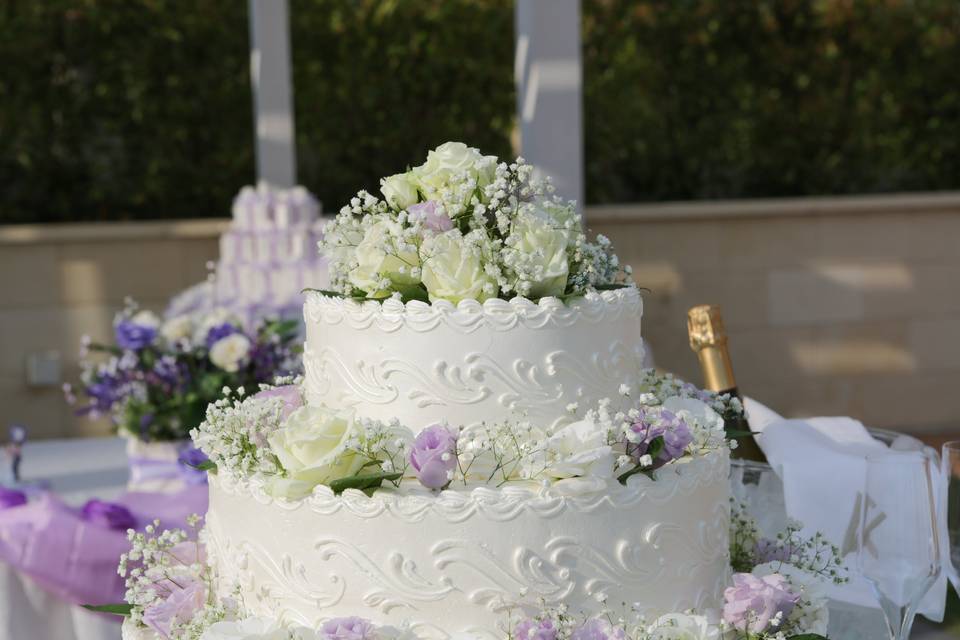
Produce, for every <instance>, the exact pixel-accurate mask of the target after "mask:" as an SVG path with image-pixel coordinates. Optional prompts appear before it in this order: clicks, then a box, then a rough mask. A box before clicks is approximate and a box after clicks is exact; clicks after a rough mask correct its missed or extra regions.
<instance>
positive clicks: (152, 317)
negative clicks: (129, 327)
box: [130, 310, 160, 329]
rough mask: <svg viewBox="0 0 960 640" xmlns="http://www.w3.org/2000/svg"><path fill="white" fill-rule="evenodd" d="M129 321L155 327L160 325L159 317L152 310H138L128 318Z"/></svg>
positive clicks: (142, 325)
mask: <svg viewBox="0 0 960 640" xmlns="http://www.w3.org/2000/svg"><path fill="white" fill-rule="evenodd" d="M130 321H131V322H132V323H134V324H138V325H140V326H141V327H151V328H153V329H157V328H159V327H160V317H159V316H158V315H157V314H155V313H154V312H153V311H147V310H143V311H138V312H137V313H135V314H133V317H132V318H130Z"/></svg>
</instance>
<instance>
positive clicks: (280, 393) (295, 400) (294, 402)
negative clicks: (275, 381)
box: [253, 384, 303, 420]
mask: <svg viewBox="0 0 960 640" xmlns="http://www.w3.org/2000/svg"><path fill="white" fill-rule="evenodd" d="M253 397H254V398H256V399H258V400H263V399H266V398H280V400H281V401H282V403H283V408H282V413H281V415H282V417H283V419H284V420H286V419H287V418H288V417H290V414H291V413H293V412H294V411H296V410H297V409H299V408H300V407H302V406H303V396H301V395H300V387H299V386H297V385H295V384H287V385H284V386H282V387H273V388H272V389H264V390H263V391H261V392H260V393H258V394H257V395H255V396H253Z"/></svg>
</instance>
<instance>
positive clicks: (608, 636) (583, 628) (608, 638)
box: [570, 618, 627, 640]
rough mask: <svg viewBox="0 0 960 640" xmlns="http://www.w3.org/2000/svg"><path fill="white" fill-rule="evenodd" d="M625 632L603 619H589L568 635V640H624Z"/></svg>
mask: <svg viewBox="0 0 960 640" xmlns="http://www.w3.org/2000/svg"><path fill="white" fill-rule="evenodd" d="M626 637H627V634H626V632H625V631H624V630H623V629H621V628H620V627H615V626H613V625H612V624H610V623H609V622H608V621H606V620H604V619H603V618H590V619H589V620H587V621H586V622H584V623H583V624H582V625H580V626H579V627H578V628H577V629H576V631H574V632H573V633H572V634H571V635H570V640H624V638H626Z"/></svg>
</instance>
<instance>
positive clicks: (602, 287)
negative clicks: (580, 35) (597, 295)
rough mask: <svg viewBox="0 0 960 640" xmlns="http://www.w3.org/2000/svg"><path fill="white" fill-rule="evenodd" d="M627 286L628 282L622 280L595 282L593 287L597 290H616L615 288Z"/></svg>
mask: <svg viewBox="0 0 960 640" xmlns="http://www.w3.org/2000/svg"><path fill="white" fill-rule="evenodd" d="M629 286H630V285H629V284H624V283H623V282H611V283H609V284H595V285H593V288H594V289H596V290H597V291H616V290H617V289H626V288H627V287H629Z"/></svg>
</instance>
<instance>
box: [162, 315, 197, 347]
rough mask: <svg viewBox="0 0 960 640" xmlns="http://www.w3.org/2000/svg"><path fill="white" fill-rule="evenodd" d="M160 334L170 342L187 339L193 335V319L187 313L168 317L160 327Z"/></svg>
mask: <svg viewBox="0 0 960 640" xmlns="http://www.w3.org/2000/svg"><path fill="white" fill-rule="evenodd" d="M160 335H162V336H163V339H164V340H166V341H167V342H169V343H170V344H176V343H178V342H180V341H181V340H188V339H189V338H190V336H191V335H193V320H191V319H190V316H187V315H183V316H177V317H175V318H170V319H169V320H167V321H166V322H164V323H163V325H162V326H161V327H160Z"/></svg>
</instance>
